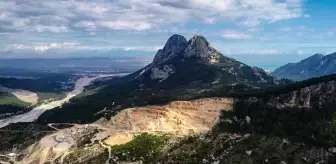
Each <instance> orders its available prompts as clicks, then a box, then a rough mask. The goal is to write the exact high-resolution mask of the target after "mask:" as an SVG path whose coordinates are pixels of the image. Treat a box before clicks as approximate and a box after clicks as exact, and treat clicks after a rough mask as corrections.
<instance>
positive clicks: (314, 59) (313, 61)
mask: <svg viewBox="0 0 336 164" xmlns="http://www.w3.org/2000/svg"><path fill="white" fill-rule="evenodd" d="M335 72H336V53H333V54H330V55H326V56H324V55H321V54H315V55H313V56H310V57H308V58H306V59H304V60H301V61H300V62H298V63H289V64H286V65H284V66H281V67H279V68H277V69H276V70H275V71H274V72H272V74H273V75H274V76H276V77H279V78H288V79H293V80H305V79H309V78H312V77H319V76H324V75H329V74H334V73H335Z"/></svg>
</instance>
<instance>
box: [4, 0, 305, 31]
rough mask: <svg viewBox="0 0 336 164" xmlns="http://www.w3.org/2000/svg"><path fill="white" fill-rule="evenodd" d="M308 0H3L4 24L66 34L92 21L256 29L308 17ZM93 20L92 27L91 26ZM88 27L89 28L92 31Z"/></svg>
mask: <svg viewBox="0 0 336 164" xmlns="http://www.w3.org/2000/svg"><path fill="white" fill-rule="evenodd" d="M302 1H303V0H283V1H277V0H240V1H237V0H123V1H106V0H96V1H87V0H72V1H43V0H34V1H22V2H20V3H15V2H12V1H3V2H1V4H0V6H1V7H0V11H2V12H1V13H0V20H2V19H7V21H10V22H12V23H13V26H14V27H16V28H20V29H25V28H27V27H28V28H29V27H31V28H32V29H37V30H36V31H42V32H67V31H68V29H67V27H71V26H74V27H82V28H84V29H91V30H94V29H95V28H93V27H94V26H93V25H92V23H93V24H94V25H95V26H97V25H100V26H102V27H105V28H108V29H112V30H137V31H141V30H148V29H151V28H153V27H160V26H163V27H164V26H166V25H167V24H171V23H186V22H188V21H192V20H193V21H195V20H196V21H201V22H205V23H210V24H211V23H215V22H223V21H225V22H229V23H237V24H240V25H244V26H257V25H259V24H260V22H262V21H266V22H275V21H280V20H286V19H292V18H297V17H303V16H304V14H303V12H302V3H303V2H302ZM88 22H91V25H90V24H87V23H88ZM88 26H89V27H88Z"/></svg>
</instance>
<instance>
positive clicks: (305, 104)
mask: <svg viewBox="0 0 336 164" xmlns="http://www.w3.org/2000/svg"><path fill="white" fill-rule="evenodd" d="M335 97H336V81H329V82H324V83H319V84H316V85H312V86H308V87H304V88H301V89H299V90H295V91H293V92H290V93H287V94H283V95H280V96H278V97H274V98H272V99H271V100H270V101H269V103H268V104H269V105H271V106H276V107H277V108H280V109H281V108H286V107H299V108H316V109H325V108H333V107H334V106H336V101H335V100H336V99H335Z"/></svg>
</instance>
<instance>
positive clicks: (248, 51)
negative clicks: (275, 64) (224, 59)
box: [232, 49, 280, 55]
mask: <svg viewBox="0 0 336 164" xmlns="http://www.w3.org/2000/svg"><path fill="white" fill-rule="evenodd" d="M232 54H243V55H245V54H246V55H276V54H280V52H279V51H278V50H275V49H242V50H236V51H235V52H234V53H232Z"/></svg>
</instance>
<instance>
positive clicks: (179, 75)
mask: <svg viewBox="0 0 336 164" xmlns="http://www.w3.org/2000/svg"><path fill="white" fill-rule="evenodd" d="M119 80H120V79H119ZM121 81H123V82H125V81H134V82H137V83H138V85H139V86H140V87H142V88H176V87H181V86H182V87H194V86H195V85H197V86H198V87H199V88H211V87H213V86H216V85H236V84H246V85H251V86H253V87H267V86H271V85H276V84H279V83H281V81H279V80H277V79H276V78H274V77H272V76H270V75H268V74H267V73H266V72H265V71H264V70H262V69H261V68H257V67H250V66H248V65H246V64H244V63H241V62H239V61H236V60H235V59H232V58H229V57H226V56H224V55H223V54H221V53H220V52H219V51H217V50H216V49H215V48H213V47H211V45H210V43H209V42H208V41H207V40H206V39H205V38H204V37H203V36H197V35H196V36H194V37H192V38H191V39H190V40H189V41H187V40H186V38H185V37H183V36H181V35H176V34H175V35H173V36H171V37H170V38H169V39H168V41H167V43H166V44H165V46H164V47H163V49H160V50H158V52H157V53H156V55H155V57H154V60H153V62H152V63H150V64H149V65H147V66H146V67H144V68H142V69H140V70H138V71H136V72H135V73H133V74H131V75H129V76H126V77H123V78H122V79H121Z"/></svg>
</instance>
